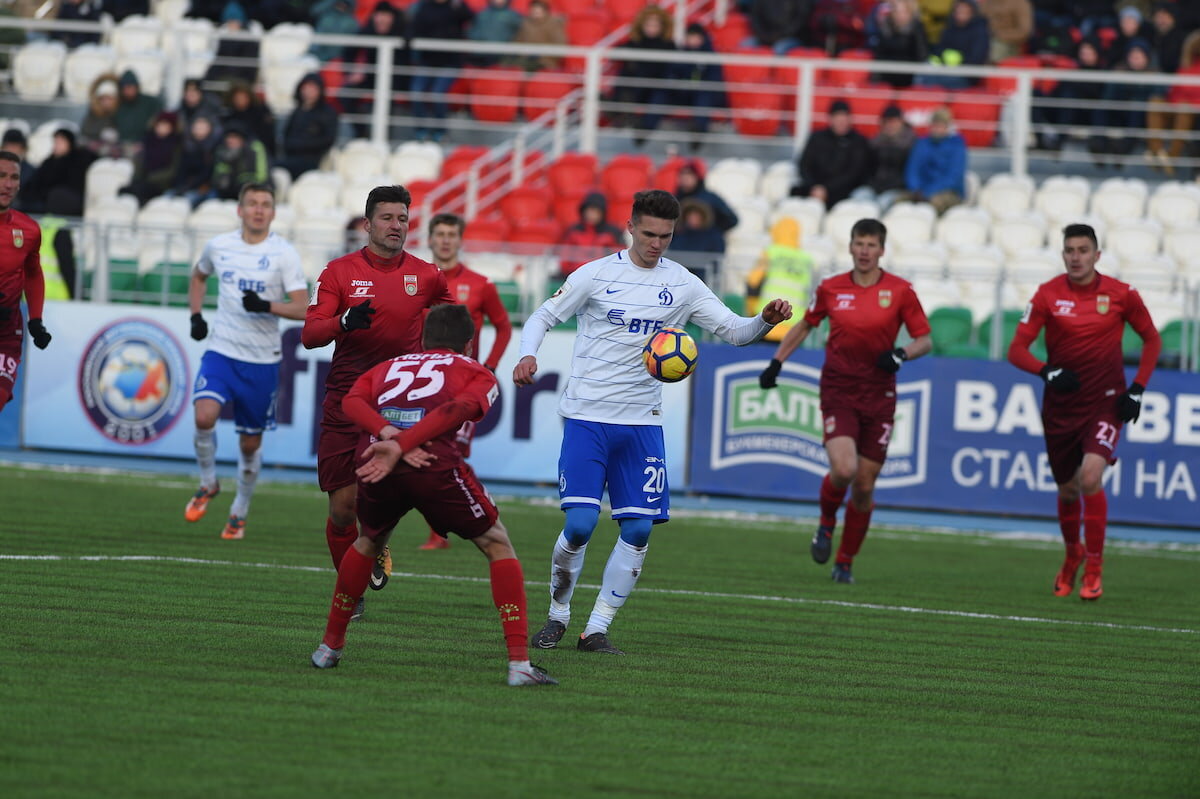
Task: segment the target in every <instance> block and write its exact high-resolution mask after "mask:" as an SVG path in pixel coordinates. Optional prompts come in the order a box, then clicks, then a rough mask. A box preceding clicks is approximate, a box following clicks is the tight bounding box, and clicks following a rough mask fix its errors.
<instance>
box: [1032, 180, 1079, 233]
mask: <svg viewBox="0 0 1200 799" xmlns="http://www.w3.org/2000/svg"><path fill="white" fill-rule="evenodd" d="M1091 191H1092V188H1091V186H1090V185H1089V184H1088V182H1087V178H1083V177H1079V176H1078V175H1054V176H1053V177H1049V178H1046V180H1045V182H1043V183H1042V185H1041V186H1039V187H1038V190H1037V194H1036V195H1035V196H1034V199H1033V207H1034V210H1036V211H1038V212H1039V213H1041V214H1042V215H1043V216H1044V217H1046V219H1047V220H1048V222H1049V223H1050V225H1051V226H1052V227H1055V228H1061V227H1063V226H1064V225H1067V224H1070V223H1072V222H1075V221H1077V220H1079V219H1080V218H1082V217H1083V216H1084V214H1086V213H1087V207H1088V198H1089V197H1090V195H1091Z"/></svg>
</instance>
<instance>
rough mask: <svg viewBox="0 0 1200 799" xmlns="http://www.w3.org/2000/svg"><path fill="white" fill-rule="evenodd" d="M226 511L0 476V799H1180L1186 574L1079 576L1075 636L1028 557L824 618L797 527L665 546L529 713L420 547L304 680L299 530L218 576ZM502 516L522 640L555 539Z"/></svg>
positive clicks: (464, 595)
mask: <svg viewBox="0 0 1200 799" xmlns="http://www.w3.org/2000/svg"><path fill="white" fill-rule="evenodd" d="M232 489H233V486H232V484H230V485H227V486H226V489H225V492H224V493H223V494H222V496H221V497H220V498H218V499H217V500H216V501H215V502H214V504H213V506H212V510H210V513H209V515H208V516H207V517H206V518H205V519H204V520H202V521H201V522H199V523H197V524H188V523H187V522H185V521H184V520H183V513H182V510H183V506H184V503H185V502H186V500H187V497H188V496H189V494H190V493H191V491H192V490H193V484H192V483H191V481H190V480H188V479H185V478H183V477H173V476H155V475H148V474H139V475H136V476H131V475H118V474H92V473H63V472H55V471H49V470H28V469H20V468H4V469H0V503H2V506H3V509H4V511H3V514H0V605H2V611H0V631H2V632H3V636H2V638H0V796H4V797H7V798H8V799H17V798H18V797H55V799H60V798H62V799H67V798H69V797H89V798H91V797H122V799H129V798H130V797H172V798H173V799H174V798H176V797H206V798H211V797H242V796H278V797H297V796H331V797H339V798H341V797H346V798H347V799H348V798H349V797H364V798H365V797H373V796H401V797H410V796H411V797H423V796H442V797H545V796H569V797H572V799H574V798H575V797H593V796H595V797H628V796H646V797H650V796H663V797H689V798H690V797H771V798H772V799H774V798H776V797H802V796H903V797H908V796H920V797H1005V798H1007V797H1041V796H1046V797H1071V796H1087V797H1092V796H1095V797H1143V796H1144V797H1196V796H1198V795H1200V580H1198V579H1197V577H1198V576H1200V540H1198V542H1197V546H1179V545H1176V546H1168V545H1159V546H1146V545H1143V546H1133V545H1120V544H1115V543H1111V542H1110V548H1109V552H1108V558H1107V568H1106V573H1105V590H1106V594H1105V596H1104V598H1103V599H1101V600H1100V601H1099V602H1096V603H1085V602H1081V601H1080V600H1079V599H1078V598H1077V597H1072V598H1069V599H1059V598H1056V597H1054V596H1052V595H1051V593H1050V586H1051V581H1052V578H1053V575H1054V572H1055V570H1056V569H1057V568H1058V565H1059V561H1060V558H1061V546H1060V545H1059V544H1058V543H1056V542H1050V541H1038V540H1024V539H1005V538H1000V537H995V536H976V535H968V534H944V533H936V532H929V531H917V530H896V529H882V530H876V531H873V532H872V534H871V536H869V537H868V539H867V542H866V545H865V546H864V549H863V552H862V554H861V555H860V557H859V559H858V562H857V563H856V565H855V575H856V577H857V579H858V584H856V585H853V586H844V585H836V584H834V583H832V582H831V581H830V580H829V573H828V568H827V567H819V566H816V565H814V564H813V563H812V562H811V560H810V558H809V556H808V538H809V535H810V531H811V520H807V519H806V520H802V522H800V523H796V522H792V521H788V520H783V519H778V518H765V517H764V518H762V519H750V518H746V517H735V516H732V515H730V516H728V517H717V516H700V515H684V514H679V515H677V518H676V520H675V521H673V522H671V523H670V524H669V525H666V526H663V527H659V528H658V529H657V530H656V532H655V534H654V537H653V538H652V540H651V547H650V552H649V556H648V558H647V561H646V571H645V574H644V575H643V577H642V580H641V582H640V584H639V586H638V590H637V592H636V593H635V594H634V595H633V597H632V598H631V599H630V601H629V603H628V604H627V605H626V607H625V608H624V610H623V611H622V612H621V614H620V615H619V616H618V618H617V622H616V624H615V625H614V626H613V629H612V631H611V633H612V638H613V640H614V642H616V643H617V644H618V645H619V646H621V647H622V648H623V649H625V650H626V651H627V652H628V653H629V654H628V655H627V656H626V657H612V656H604V655H592V654H584V653H580V652H577V651H576V650H575V649H574V648H573V647H569V648H563V649H560V650H555V651H551V652H545V653H537V654H535V656H534V660H535V662H541V664H542V665H544V666H545V667H546V668H547V670H548V671H549V672H550V673H551V674H552V675H554V676H555V677H557V678H558V679H559V680H561V683H562V684H561V685H560V686H558V687H557V688H537V689H512V688H508V687H507V686H506V685H505V683H504V676H505V656H504V648H503V641H502V638H501V635H500V626H499V623H498V621H497V620H496V613H495V609H494V608H493V607H492V605H491V598H490V592H489V590H488V586H487V581H486V577H487V569H486V565H485V562H484V559H483V557H482V556H481V555H479V554H478V553H477V552H476V550H475V548H474V547H473V546H471V545H470V544H468V543H466V542H462V541H458V540H455V543H454V546H453V547H452V548H451V549H450V550H447V551H438V552H418V551H416V546H417V544H419V543H420V542H421V541H422V540H424V536H425V531H424V528H423V527H422V526H421V525H420V523H419V519H406V520H405V521H404V522H403V523H402V525H401V527H400V528H399V529H398V530H397V533H396V535H395V536H394V538H393V552H394V556H395V571H396V574H395V575H394V577H393V580H392V582H391V584H390V585H389V586H388V587H387V588H386V589H385V590H384V591H382V592H380V593H374V592H368V594H369V595H368V598H367V615H366V618H365V619H363V620H362V621H361V622H356V623H354V624H353V625H352V626H351V629H350V636H349V639H348V643H347V648H346V650H345V656H344V659H343V661H342V664H341V667H340V668H338V669H336V670H332V671H317V670H315V669H313V668H312V667H311V666H310V665H309V662H308V658H309V655H310V653H311V652H312V650H313V648H314V647H315V646H316V644H317V643H318V642H319V639H320V635H321V632H322V630H323V628H324V622H325V615H326V612H327V609H328V605H329V598H330V593H331V589H332V586H333V571H332V569H331V568H330V566H329V558H328V553H327V550H326V547H325V539H324V518H325V500H324V497H323V496H322V495H320V494H319V493H318V491H317V490H316V488H315V486H309V485H284V484H264V485H262V486H260V489H259V492H258V494H257V495H256V497H255V501H254V507H253V509H252V512H251V515H250V520H249V523H248V525H247V538H246V539H245V540H244V541H240V542H229V541H222V540H221V539H220V537H219V535H218V532H219V530H220V527H221V524H222V522H223V515H224V513H225V512H226V509H227V508H228V503H229V501H230V500H231V499H232ZM501 509H502V514H503V518H504V521H505V523H506V524H507V526H508V527H509V529H510V531H511V534H512V537H513V540H514V543H515V545H516V547H517V551H518V553H519V554H520V555H521V556H522V559H523V562H524V565H525V576H526V579H527V581H528V591H529V598H530V624H531V626H532V627H534V628H535V629H536V626H537V625H539V624H540V622H541V621H542V619H543V618H544V612H545V608H546V603H547V596H546V588H545V580H546V579H547V576H548V571H549V566H548V561H549V555H550V548H551V546H552V542H553V539H554V536H555V535H556V534H557V531H558V529H559V525H560V521H561V514H560V513H559V511H558V510H557V509H556V508H554V507H553V506H549V505H546V504H543V503H537V502H530V501H526V500H516V499H508V500H504V501H502V502H501ZM614 534H615V526H614V525H613V524H612V523H611V522H609V521H607V520H605V521H602V523H601V528H600V529H599V530H598V532H597V534H596V537H595V538H594V539H593V545H592V552H591V555H590V556H589V558H588V560H587V564H586V567H585V569H584V575H583V582H584V583H585V584H586V587H581V588H580V589H579V591H578V592H577V596H576V601H575V620H574V622H573V624H572V626H571V630H570V635H578V633H579V631H580V630H581V629H582V624H583V621H584V620H585V619H586V616H587V613H588V611H589V610H590V609H591V603H592V601H593V599H594V598H595V584H596V583H597V582H598V581H599V579H600V574H601V572H602V570H603V567H604V563H605V561H606V559H607V557H608V552H609V550H610V547H611V543H612V540H613V536H614ZM36 556H52V557H46V558H38V557H36Z"/></svg>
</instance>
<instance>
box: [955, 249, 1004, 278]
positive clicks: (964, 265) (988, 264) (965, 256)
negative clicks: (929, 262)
mask: <svg viewBox="0 0 1200 799" xmlns="http://www.w3.org/2000/svg"><path fill="white" fill-rule="evenodd" d="M1004 263H1005V255H1004V251H1003V250H1001V249H1000V248H999V247H996V246H986V247H966V248H960V249H957V250H955V252H954V255H953V257H951V258H950V260H949V262H948V263H947V264H946V266H947V268H948V270H949V272H950V277H951V278H953V279H955V280H958V281H965V280H978V281H984V282H994V281H995V280H996V279H997V278H999V277H1000V275H1002V274H1003V273H1004Z"/></svg>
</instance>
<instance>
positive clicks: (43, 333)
mask: <svg viewBox="0 0 1200 799" xmlns="http://www.w3.org/2000/svg"><path fill="white" fill-rule="evenodd" d="M25 327H27V328H28V329H29V335H31V336H33V346H35V347H37V348H38V349H39V350H44V349H46V347H49V346H50V339H51V338H52V337H51V335H50V333H49V331H47V330H46V326H45V325H44V324H42V320H41V319H30V320H29V324H27V325H26V326H25Z"/></svg>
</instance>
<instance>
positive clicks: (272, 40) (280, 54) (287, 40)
mask: <svg viewBox="0 0 1200 799" xmlns="http://www.w3.org/2000/svg"><path fill="white" fill-rule="evenodd" d="M312 38H313V29H312V26H311V25H307V24H305V23H303V22H281V23H279V24H278V25H276V26H275V27H273V28H271V29H270V30H269V31H267V32H266V34H264V35H263V37H262V47H261V49H260V50H259V57H260V58H261V59H262V62H263V65H264V66H266V65H268V64H278V63H281V62H284V61H295V60H296V59H297V58H300V57H301V56H303V55H305V54H306V53H307V52H308V48H309V47H311V46H312Z"/></svg>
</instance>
